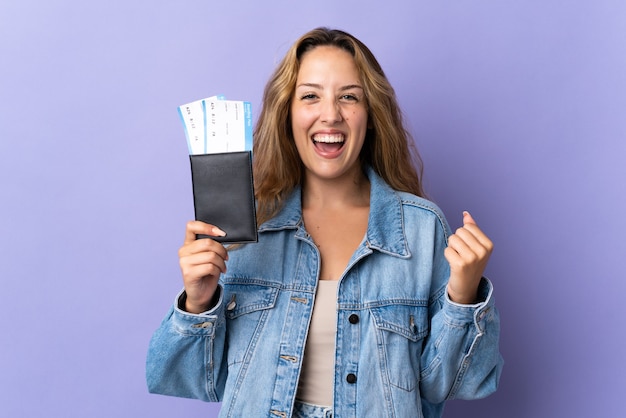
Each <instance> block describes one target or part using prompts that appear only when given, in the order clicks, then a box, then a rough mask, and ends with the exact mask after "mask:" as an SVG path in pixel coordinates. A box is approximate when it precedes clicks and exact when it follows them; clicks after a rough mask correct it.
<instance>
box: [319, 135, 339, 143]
mask: <svg viewBox="0 0 626 418" xmlns="http://www.w3.org/2000/svg"><path fill="white" fill-rule="evenodd" d="M313 141H315V142H325V143H329V144H332V143H336V142H343V141H344V138H343V135H342V134H333V135H331V134H318V135H314V136H313Z"/></svg>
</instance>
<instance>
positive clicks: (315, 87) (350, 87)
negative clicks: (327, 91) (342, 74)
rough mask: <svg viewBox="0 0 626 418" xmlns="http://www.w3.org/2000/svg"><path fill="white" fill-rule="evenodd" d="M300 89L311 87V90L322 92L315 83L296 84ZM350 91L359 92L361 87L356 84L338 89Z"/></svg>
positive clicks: (320, 87)
mask: <svg viewBox="0 0 626 418" xmlns="http://www.w3.org/2000/svg"><path fill="white" fill-rule="evenodd" d="M300 87H311V88H314V89H319V90H324V88H323V87H322V85H321V84H316V83H301V84H298V85H297V86H296V88H300ZM351 89H361V90H363V87H362V86H360V85H358V84H348V85H347V86H342V87H340V88H339V90H341V91H345V90H351Z"/></svg>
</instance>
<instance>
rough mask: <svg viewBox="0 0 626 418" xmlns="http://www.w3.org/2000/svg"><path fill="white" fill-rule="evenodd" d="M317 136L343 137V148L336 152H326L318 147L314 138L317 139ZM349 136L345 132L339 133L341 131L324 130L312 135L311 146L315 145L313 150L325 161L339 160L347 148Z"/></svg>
mask: <svg viewBox="0 0 626 418" xmlns="http://www.w3.org/2000/svg"><path fill="white" fill-rule="evenodd" d="M317 135H329V136H332V135H341V136H342V137H343V141H342V142H341V147H339V148H338V149H336V150H335V151H324V150H322V149H321V148H319V147H318V146H317V141H315V140H314V139H313V138H315V137H316V136H317ZM347 137H348V136H347V135H346V133H345V132H342V131H339V130H334V129H332V130H322V131H316V132H314V133H313V134H311V136H310V139H311V144H312V145H313V150H315V153H316V154H317V155H319V156H320V157H322V158H325V159H333V158H337V157H339V156H340V155H341V154H342V153H343V150H344V148H345V144H346V139H347Z"/></svg>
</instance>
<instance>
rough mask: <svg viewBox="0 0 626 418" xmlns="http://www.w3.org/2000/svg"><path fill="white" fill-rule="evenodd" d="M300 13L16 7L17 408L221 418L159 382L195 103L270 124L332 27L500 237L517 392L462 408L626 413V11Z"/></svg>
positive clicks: (9, 51)
mask: <svg viewBox="0 0 626 418" xmlns="http://www.w3.org/2000/svg"><path fill="white" fill-rule="evenodd" d="M219 4H224V5H223V6H221V5H219ZM226 4H227V5H226ZM296 4H299V3H297V2H296V3H294V2H290V1H284V0H283V1H275V2H269V3H261V2H255V1H242V2H228V1H224V2H209V1H199V0H195V1H194V0H191V1H186V2H172V1H170V2H161V1H154V0H152V1H139V0H136V1H116V0H109V1H106V2H104V1H92V2H84V1H77V0H59V1H54V2H48V1H43V0H20V1H19V2H18V1H12V2H9V1H3V2H2V3H0V57H1V58H0V182H1V188H0V190H1V191H2V204H1V206H0V234H1V237H2V238H1V241H0V254H1V256H0V257H1V259H0V260H1V262H0V296H1V298H2V301H3V302H2V307H3V314H2V315H0V330H2V338H1V342H0V416H7V417H34V416H50V417H52V416H55V417H56V416H64V417H143V416H150V417H172V416H183V415H185V416H187V415H188V416H194V415H195V416H205V417H210V416H216V414H217V411H218V406H217V405H210V404H205V403H202V402H199V401H193V400H183V399H174V398H167V397H163V396H155V395H149V394H148V393H147V391H146V388H145V383H144V358H145V351H146V347H147V344H148V340H149V338H150V335H151V333H152V331H153V330H154V329H155V328H156V327H157V326H158V323H159V321H160V319H161V318H162V316H163V315H164V314H165V312H166V310H167V308H168V306H169V305H170V303H171V302H172V300H173V297H174V295H175V293H176V292H177V291H178V290H179V288H180V286H181V280H180V278H179V272H178V265H177V257H176V250H177V248H178V246H179V245H180V243H181V240H182V237H183V228H184V223H185V221H186V220H188V219H190V218H191V217H192V216H193V215H192V214H193V210H192V205H191V202H192V200H191V188H190V175H189V167H188V160H187V154H186V153H187V148H186V145H185V138H184V134H183V130H182V126H181V124H180V122H179V120H178V117H177V114H176V107H177V106H178V105H180V104H183V103H186V102H188V101H192V100H195V99H199V98H202V97H205V96H208V95H212V94H217V93H223V94H225V95H226V96H227V97H229V98H232V99H248V100H250V101H252V103H253V107H254V109H255V110H256V111H258V104H259V100H260V96H261V93H262V88H263V85H264V83H265V80H266V79H267V77H268V76H269V74H270V71H271V70H272V68H273V67H274V65H275V63H276V62H277V60H278V59H279V58H280V57H282V55H283V53H284V52H285V51H286V48H287V47H288V45H289V44H290V43H291V42H293V41H294V40H295V38H296V37H297V36H298V35H300V34H301V33H303V32H304V31H306V30H308V29H311V28H312V27H314V26H318V25H330V26H336V27H340V28H344V29H346V30H348V31H350V32H352V33H354V34H355V35H357V36H359V37H360V38H361V39H362V40H363V41H365V42H366V43H367V44H368V45H369V46H370V47H371V48H372V50H373V51H374V53H375V54H377V56H378V57H379V59H380V61H381V63H382V65H383V67H384V68H385V69H386V71H387V73H388V76H389V78H390V79H391V81H392V83H393V84H394V86H395V87H396V90H397V93H398V96H399V99H400V101H401V103H402V105H403V107H404V109H405V111H406V115H407V119H408V123H409V126H410V128H411V130H412V132H413V133H414V134H415V137H416V140H417V142H418V146H419V147H420V149H421V151H422V154H423V157H424V160H425V162H426V173H427V176H426V184H427V189H428V190H429V193H430V195H431V197H432V198H433V199H434V200H436V201H437V202H438V203H439V204H440V205H441V206H442V208H443V209H444V211H445V212H446V213H447V215H448V217H449V220H450V223H451V224H452V225H453V226H458V225H459V223H460V217H461V215H460V213H461V211H462V210H464V209H469V210H471V211H472V213H473V214H474V216H475V217H476V219H477V220H478V221H479V223H480V224H481V225H482V227H483V229H485V230H486V231H487V232H488V233H490V234H491V236H492V238H493V239H494V241H495V242H496V245H497V247H496V251H495V253H494V256H493V261H492V263H491V264H490V266H489V271H488V275H489V276H490V277H491V278H492V279H493V281H494V282H495V285H496V297H497V301H498V305H499V308H500V311H501V316H502V327H503V328H502V352H503V355H504V357H505V360H506V365H505V369H504V374H503V377H502V381H501V388H500V390H499V392H498V393H497V394H495V395H493V396H492V397H490V398H488V399H486V400H482V401H477V402H471V403H468V402H461V401H454V402H452V403H450V406H449V407H448V409H447V414H446V416H447V417H504V416H506V417H513V418H516V417H590V416H594V417H612V416H620V415H623V414H625V413H626V408H625V407H624V403H623V391H624V384H623V382H622V381H621V378H622V377H623V376H624V375H625V374H626V366H625V363H624V361H623V352H624V349H625V348H626V332H625V331H624V319H625V314H626V308H625V306H626V305H625V304H624V303H623V299H624V295H625V294H626V285H625V284H624V283H625V280H624V278H623V276H624V273H623V271H622V269H621V267H620V265H621V263H622V261H623V259H624V254H625V253H626V245H625V244H624V242H625V238H624V232H625V231H626V222H625V219H626V199H625V193H624V186H623V184H622V183H624V180H626V168H625V166H626V165H625V164H624V163H623V161H622V160H623V158H624V157H625V156H626V76H625V74H626V52H625V51H626V29H625V28H624V22H626V3H624V2H623V1H620V0H614V1H609V0H593V1H591V0H590V1H578V2H571V1H566V0H542V1H484V0H480V1H472V2H468V1H460V2H457V1H445V0H444V1H437V2H426V1H417V2H416V1H412V0H404V1H391V2H384V3H381V2H380V1H363V0H358V1H356V0H352V1H349V0H346V1H341V2H337V1H330V0H320V1H317V2H314V3H310V4H311V6H302V5H296ZM307 4H309V3H307ZM618 379H619V380H618Z"/></svg>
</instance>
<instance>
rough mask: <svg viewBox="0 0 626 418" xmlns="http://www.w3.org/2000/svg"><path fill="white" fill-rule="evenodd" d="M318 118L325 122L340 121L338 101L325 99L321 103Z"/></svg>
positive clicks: (341, 118)
mask: <svg viewBox="0 0 626 418" xmlns="http://www.w3.org/2000/svg"><path fill="white" fill-rule="evenodd" d="M320 120H321V121H322V122H324V123H327V124H334V123H338V122H341V121H342V120H343V116H342V115H341V108H340V107H339V103H338V102H337V101H336V100H334V99H326V100H323V101H322V103H321V109H320Z"/></svg>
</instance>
